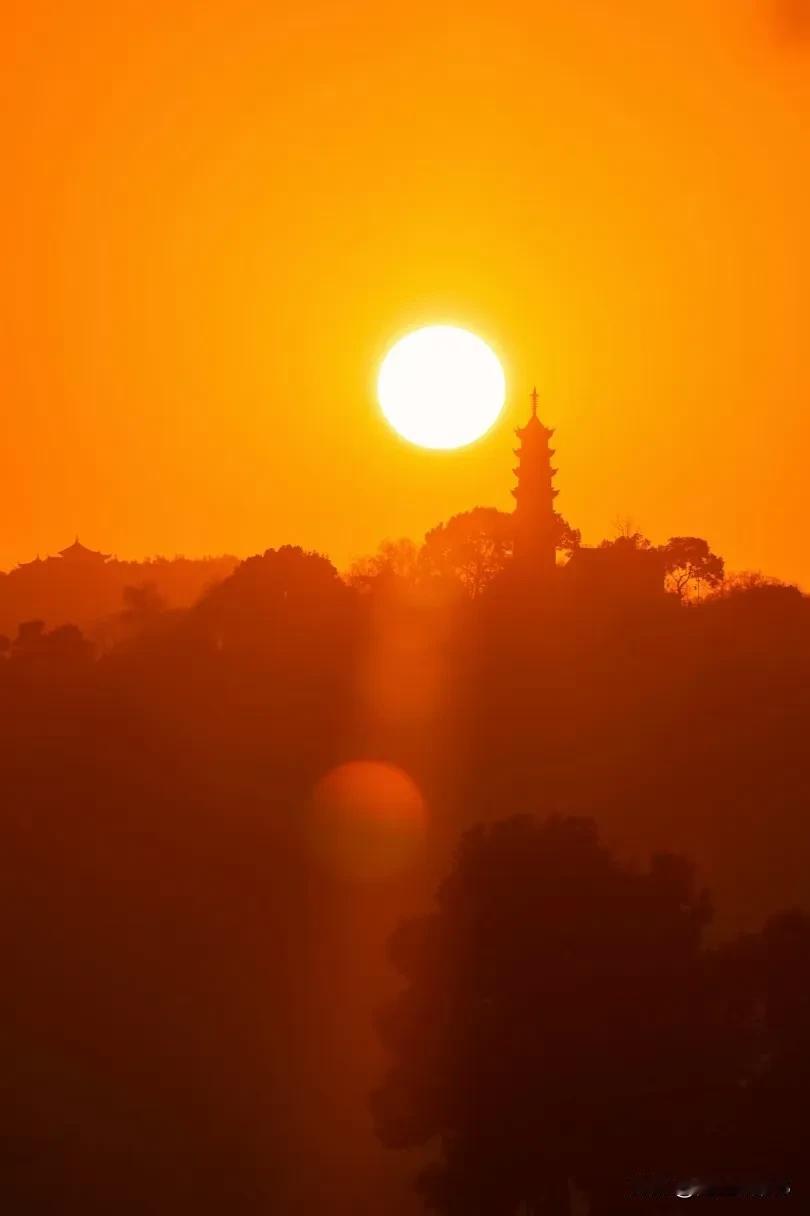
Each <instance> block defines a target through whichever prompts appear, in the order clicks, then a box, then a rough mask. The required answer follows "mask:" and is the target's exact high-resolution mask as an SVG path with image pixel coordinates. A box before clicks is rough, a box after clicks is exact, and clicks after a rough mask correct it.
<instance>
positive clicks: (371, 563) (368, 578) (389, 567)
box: [346, 536, 419, 591]
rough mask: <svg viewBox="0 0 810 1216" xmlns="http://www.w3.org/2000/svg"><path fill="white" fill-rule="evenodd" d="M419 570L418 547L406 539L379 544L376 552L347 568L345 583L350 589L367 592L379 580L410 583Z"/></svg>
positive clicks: (401, 538) (359, 559) (385, 541)
mask: <svg viewBox="0 0 810 1216" xmlns="http://www.w3.org/2000/svg"><path fill="white" fill-rule="evenodd" d="M418 570H419V546H418V545H417V544H416V543H415V542H414V541H412V540H409V539H408V538H407V537H404V536H403V537H400V538H399V539H398V540H384V541H381V542H380V545H379V547H378V549H377V552H376V553H374V554H371V555H370V556H369V557H361V558H358V559H357V561H355V562H353V563H352V565H351V566H350V567H349V570H348V572H347V574H346V581H347V582H348V584H349V586H350V587H356V588H357V589H358V590H360V591H365V590H368V589H369V588H370V587H371V586H373V585H374V583H376V582H377V581H378V580H380V579H391V578H399V579H405V580H406V581H408V582H412V581H413V580H414V579H416V577H417V574H418Z"/></svg>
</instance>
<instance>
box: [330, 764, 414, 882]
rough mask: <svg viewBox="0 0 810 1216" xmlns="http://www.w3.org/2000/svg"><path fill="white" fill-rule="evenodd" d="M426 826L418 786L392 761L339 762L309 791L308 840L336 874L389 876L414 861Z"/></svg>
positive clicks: (364, 877)
mask: <svg viewBox="0 0 810 1216" xmlns="http://www.w3.org/2000/svg"><path fill="white" fill-rule="evenodd" d="M426 826H427V811H426V807H425V802H424V799H423V798H422V794H421V793H420V791H419V787H418V786H417V785H416V783H415V782H414V781H413V780H412V779H411V778H410V777H409V776H408V774H407V773H405V772H403V770H402V769H400V768H397V767H396V766H395V765H393V764H384V763H380V762H378V761H372V760H353V761H350V762H349V763H347V764H339V765H338V766H337V767H336V768H333V769H331V770H330V771H329V772H328V773H327V774H326V775H325V776H324V777H322V778H321V779H320V781H319V782H318V784H317V785H316V787H315V790H314V791H313V796H312V801H311V805H310V815H309V837H310V843H311V845H312V847H313V848H314V850H315V852H316V853H317V854H319V855H320V857H321V860H322V861H323V862H324V863H325V864H326V865H327V867H328V868H329V869H330V870H332V871H333V873H336V874H337V875H339V876H340V877H341V878H348V879H353V880H360V881H368V880H377V879H385V878H391V877H392V876H393V875H395V874H397V873H398V872H399V871H401V870H403V869H405V868H407V866H408V865H409V864H410V863H411V862H412V861H413V860H414V857H415V855H416V853H417V852H418V850H419V847H420V845H421V843H422V839H423V836H424V833H425V829H426Z"/></svg>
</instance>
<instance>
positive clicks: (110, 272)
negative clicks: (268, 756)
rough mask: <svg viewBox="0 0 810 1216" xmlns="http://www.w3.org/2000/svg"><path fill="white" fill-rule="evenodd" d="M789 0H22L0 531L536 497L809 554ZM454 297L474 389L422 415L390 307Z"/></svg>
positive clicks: (162, 531)
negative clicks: (421, 438) (409, 435)
mask: <svg viewBox="0 0 810 1216" xmlns="http://www.w3.org/2000/svg"><path fill="white" fill-rule="evenodd" d="M807 15H808V7H806V6H805V5H803V4H802V3H801V0H779V2H776V0H656V3H650V0H555V2H553V3H552V2H551V0H531V2H529V3H525V4H515V3H511V4H510V3H508V0H507V2H501V3H498V4H493V3H491V0H486V3H479V2H478V0H464V3H463V4H462V3H452V4H441V3H438V4H437V3H436V2H435V0H431V2H430V3H425V2H424V0H415V2H414V3H411V4H409V5H396V6H388V5H384V4H381V3H374V4H370V3H357V2H352V0H344V2H343V3H324V2H322V3H301V2H300V0H299V2H296V3H289V4H285V3H280V2H279V0H275V2H274V3H267V0H262V2H260V3H259V2H256V3H247V2H246V0H227V3H226V2H225V0H208V2H207V3H200V2H199V0H193V2H182V3H180V2H178V0H160V2H159V3H158V2H157V0H154V2H152V3H143V0H138V2H137V3H130V2H127V0H118V2H117V3H115V4H112V5H111V4H109V3H106V2H105V3H104V4H101V3H99V4H91V3H87V2H83V0H76V3H73V4H70V5H68V4H65V3H64V2H63V0H51V2H48V3H43V2H42V0H24V2H19V3H15V4H12V6H11V10H10V13H9V14H8V15H7V16H6V19H5V30H4V38H3V41H2V47H1V48H0V56H2V64H1V65H0V66H1V67H2V71H1V72H0V82H1V83H0V89H2V94H3V104H2V107H0V114H1V115H2V118H0V121H1V122H2V132H1V133H2V140H3V153H4V161H5V170H6V174H5V186H4V190H3V193H2V195H1V196H0V208H1V209H2V220H3V222H2V225H1V226H0V240H2V258H3V266H4V271H5V273H4V290H3V294H2V306H1V307H2V326H0V333H2V352H0V353H1V354H2V359H0V377H2V401H3V417H4V422H5V427H4V440H5V442H4V444H3V448H2V456H0V495H2V511H1V512H0V566H4V567H8V566H10V565H11V564H12V563H13V562H15V561H17V560H22V559H27V558H29V557H31V556H33V555H34V554H35V553H36V551H37V550H39V551H40V552H42V553H46V552H52V551H54V550H56V549H58V548H61V547H62V546H63V545H65V544H66V543H68V542H69V541H70V540H72V538H73V535H74V533H76V532H77V531H78V532H79V533H80V535H81V537H82V539H83V540H84V541H85V542H86V543H88V544H92V545H93V546H94V547H97V548H101V549H104V550H105V551H112V552H117V553H118V554H119V555H120V556H141V555H146V554H151V553H157V552H161V553H169V554H172V553H174V552H186V553H189V554H201V553H213V552H220V551H230V552H234V553H237V554H247V553H251V552H256V551H258V550H262V549H264V548H267V547H268V546H271V545H276V544H279V543H281V542H283V541H292V542H297V543H300V544H303V545H305V546H307V547H313V548H317V549H321V550H324V551H326V552H328V553H329V554H330V555H331V556H332V557H333V558H334V559H335V560H336V561H337V562H338V563H339V564H340V563H343V562H345V561H346V560H347V559H349V558H350V557H352V556H354V555H357V554H359V553H362V552H364V551H367V550H370V549H372V548H374V547H375V545H376V542H377V541H378V540H379V539H381V538H382V537H384V536H398V535H411V536H414V537H418V536H420V535H421V534H422V533H423V532H424V531H425V529H426V528H428V527H430V526H431V525H433V524H434V523H436V522H438V521H439V520H441V519H445V518H447V517H448V516H449V515H450V514H452V513H454V512H456V511H459V510H462V509H464V508H466V507H468V506H472V505H475V504H477V503H480V504H492V505H496V506H501V507H506V508H511V503H512V500H511V498H510V496H509V490H510V487H511V485H512V475H511V468H512V465H513V464H514V461H513V459H512V453H511V448H512V446H513V440H514V436H513V435H512V433H511V428H512V427H513V426H514V425H516V424H517V423H519V422H522V421H523V420H524V419H525V416H526V414H527V411H528V393H529V390H530V389H531V386H532V383H533V382H534V381H536V382H537V386H538V389H539V391H540V395H541V411H540V412H541V416H542V417H543V419H544V421H546V422H547V423H548V424H549V425H553V426H556V427H557V435H556V440H557V443H556V447H557V460H556V463H557V464H558V466H559V468H560V473H559V476H558V478H557V484H558V487H559V489H560V497H559V499H558V504H559V506H560V509H561V510H562V511H563V512H564V514H565V515H566V516H567V517H568V518H569V519H570V521H571V522H572V523H574V524H576V525H578V526H580V527H581V528H582V530H583V533H584V537H585V539H586V540H587V541H591V542H595V541H598V540H599V539H600V538H601V537H602V536H603V535H605V534H609V533H611V532H612V531H613V526H612V525H613V521H614V520H615V519H616V518H617V517H619V516H632V517H633V519H634V520H635V521H636V522H637V524H638V525H639V526H640V527H641V528H642V529H643V530H644V531H645V532H647V533H648V535H649V536H650V537H651V538H652V539H654V540H663V539H665V538H666V537H667V536H669V535H671V534H673V533H675V534H679V533H698V534H700V535H705V536H707V537H708V539H709V540H710V541H711V543H712V545H713V546H714V547H715V548H716V549H717V550H718V551H719V552H721V553H723V554H724V555H725V556H726V558H727V562H728V564H729V565H730V566H731V567H732V568H751V567H758V568H762V569H765V570H767V571H770V572H772V573H775V574H777V575H780V576H782V577H785V578H790V579H798V580H800V581H802V582H803V583H804V584H805V585H806V586H808V587H810V529H808V520H809V519H810V416H809V415H808V405H809V404H810V332H809V331H810V323H809V322H808V313H809V312H810V303H809V297H810V292H809V290H808V284H809V282H810V235H809V234H808V216H809V215H810V206H809V205H808V204H809V203H810V198H809V197H808V196H809V195H810V190H809V189H808V184H809V182H810V140H809V139H808V131H810V20H807ZM434 321H450V322H454V323H457V324H462V325H468V326H470V327H471V328H473V329H475V330H477V331H478V332H479V333H480V334H481V335H482V336H484V337H485V338H486V339H487V340H488V341H490V342H491V343H492V344H493V346H494V347H495V349H496V350H497V351H498V353H499V354H500V356H501V357H502V359H503V362H504V365H505V368H506V372H507V379H508V384H509V402H508V407H507V410H506V411H505V413H504V416H503V420H502V422H501V423H500V424H499V425H498V426H496V428H495V429H494V430H493V431H492V432H491V433H490V435H489V436H488V437H487V438H486V439H485V440H484V441H482V442H480V443H479V444H477V445H474V446H473V447H471V448H469V449H466V450H464V451H462V452H455V453H453V452H450V453H447V452H444V453H436V452H426V451H422V450H419V449H417V448H413V447H410V446H408V445H407V444H405V443H404V442H403V441H401V440H399V439H397V438H396V436H394V434H393V433H392V432H391V431H390V429H389V428H388V427H387V425H386V424H385V422H384V421H383V419H382V418H381V416H380V415H379V413H378V410H377V407H376V402H375V400H374V393H373V387H374V377H375V372H376V368H377V365H378V363H379V360H380V358H381V356H382V354H383V353H384V351H385V349H386V347H387V346H388V344H389V343H390V341H391V340H392V339H393V338H394V337H396V336H397V335H398V334H400V333H401V332H403V331H404V330H407V329H408V328H409V327H411V326H414V325H417V324H420V323H425V322H434Z"/></svg>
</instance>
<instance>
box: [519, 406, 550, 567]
mask: <svg viewBox="0 0 810 1216" xmlns="http://www.w3.org/2000/svg"><path fill="white" fill-rule="evenodd" d="M529 397H530V400H531V403H532V412H531V417H530V418H529V421H528V422H527V423H526V425H525V426H524V427H518V428H517V430H516V432H515V433H516V435H517V437H518V439H519V440H520V446H519V447H518V448H516V449H515V455H516V456H517V458H518V463H517V466H516V467H515V469H514V470H513V471H514V474H515V477H516V478H517V485H516V486H515V488H514V490H513V491H512V494H513V496H514V499H515V512H514V518H515V561H516V563H517V564H518V565H519V566H520V567H521V568H522V569H523V570H524V571H525V572H526V573H527V574H528V573H531V574H532V575H537V574H541V575H550V574H553V572H554V569H555V567H556V562H557V552H556V550H557V544H556V543H557V532H558V523H557V517H556V514H555V511H554V499H555V498H556V497H557V491H556V490H555V489H554V485H553V479H554V476H555V474H556V472H557V470H556V469H555V468H553V467H552V464H551V457H552V456H553V455H554V449H553V448H552V447H551V445H550V443H549V440H550V439H551V436H552V435H553V434H554V431H553V428H551V427H547V426H544V425H543V423H542V422H541V421H540V419H539V417H538V416H537V400H538V393H537V388H536V387H535V388H533V389H532V391H531V393H530V394H529Z"/></svg>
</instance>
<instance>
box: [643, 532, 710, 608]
mask: <svg viewBox="0 0 810 1216" xmlns="http://www.w3.org/2000/svg"><path fill="white" fill-rule="evenodd" d="M659 552H660V553H661V554H662V555H663V557H664V569H665V570H666V575H667V583H668V585H669V588H670V590H672V591H674V592H675V594H676V595H677V596H678V599H679V600H683V599H685V598H687V597H688V595H689V594H690V592H694V590H695V589H696V588H697V587H698V586H700V585H703V586H705V587H707V588H708V589H709V590H713V589H714V588H715V587H719V586H720V584H721V583H722V581H723V559H722V557H718V556H717V554H716V553H712V551H711V550H710V548H709V545H708V542H707V541H705V540H703V539H702V538H701V537H699V536H672V537H670V539H669V540H668V541H667V542H666V544H664V545H661V546H660V550H659Z"/></svg>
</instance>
